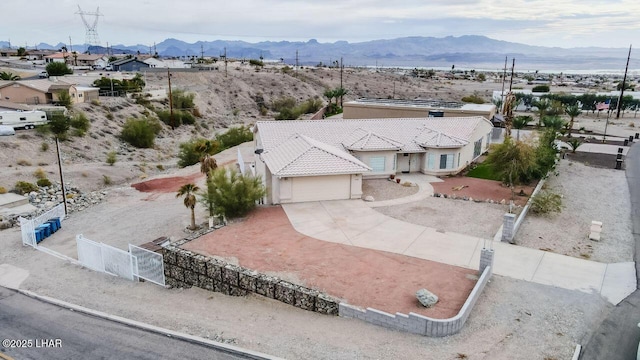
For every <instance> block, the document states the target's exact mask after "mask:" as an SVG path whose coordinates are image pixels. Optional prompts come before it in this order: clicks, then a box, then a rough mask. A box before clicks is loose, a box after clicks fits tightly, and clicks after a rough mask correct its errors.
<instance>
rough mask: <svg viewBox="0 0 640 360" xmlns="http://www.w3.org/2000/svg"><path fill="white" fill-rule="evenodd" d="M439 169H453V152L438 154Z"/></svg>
mask: <svg viewBox="0 0 640 360" xmlns="http://www.w3.org/2000/svg"><path fill="white" fill-rule="evenodd" d="M440 169H453V154H442V155H440Z"/></svg>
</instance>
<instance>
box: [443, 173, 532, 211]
mask: <svg viewBox="0 0 640 360" xmlns="http://www.w3.org/2000/svg"><path fill="white" fill-rule="evenodd" d="M442 180H443V182H437V183H432V184H431V185H432V186H433V191H434V192H436V193H440V194H447V196H451V195H455V196H456V197H458V198H461V197H464V196H466V197H470V198H473V199H478V200H483V201H486V200H487V199H490V200H493V201H494V202H497V203H499V202H501V201H502V200H505V202H506V203H507V204H508V203H509V200H510V199H511V189H509V187H507V186H504V185H503V184H502V183H501V182H500V181H494V180H485V179H477V178H470V177H464V176H454V177H444V178H442ZM460 187H462V188H460ZM534 188H535V184H534V185H529V186H524V185H522V186H521V185H518V186H516V187H515V193H516V196H515V199H514V202H515V204H516V205H520V206H524V204H526V203H527V200H529V195H531V193H532V192H533V189H534ZM521 190H522V191H523V192H524V193H525V194H526V196H519V195H518V194H519V193H520V191H521Z"/></svg>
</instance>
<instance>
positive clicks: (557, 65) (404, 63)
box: [0, 35, 640, 72]
mask: <svg viewBox="0 0 640 360" xmlns="http://www.w3.org/2000/svg"><path fill="white" fill-rule="evenodd" d="M8 45H9V44H8V43H7V42H2V41H0V47H7V46H8ZM63 46H65V44H63V43H59V44H57V45H49V44H45V43H41V44H39V45H38V49H59V48H61V47H63ZM72 48H73V49H74V50H76V51H82V52H84V51H86V50H87V47H86V46H85V45H80V44H79V45H72ZM110 50H111V51H112V52H113V53H128V54H134V55H135V54H137V53H138V52H139V53H143V54H148V53H150V52H157V53H158V55H160V56H161V57H192V56H195V57H200V56H201V55H204V56H214V57H219V56H222V55H224V54H225V52H226V55H227V57H228V58H240V59H258V58H263V59H265V60H276V61H284V62H285V63H287V64H295V63H296V61H297V63H298V64H300V65H317V64H319V63H323V64H326V65H331V64H333V63H334V62H335V61H337V60H339V59H340V58H342V59H343V62H344V64H345V66H384V67H400V66H401V67H424V68H430V67H448V68H450V67H452V66H455V67H457V68H458V69H487V70H497V69H502V68H503V67H504V61H505V57H508V58H509V64H508V65H509V67H510V66H511V59H512V58H515V59H516V70H518V71H525V70H553V71H562V70H591V71H595V70H601V69H602V70H605V69H606V70H614V71H619V72H622V71H624V66H625V62H626V58H627V51H628V49H624V48H605V47H587V48H584V47H582V48H559V47H544V46H531V45H526V44H520V43H514V42H507V41H501V40H495V39H491V38H488V37H485V36H477V35H465V36H459V37H454V36H447V37H443V38H435V37H423V36H413V37H403V38H396V39H389V40H372V41H366V42H357V43H349V42H347V41H337V42H333V43H320V42H318V41H317V40H315V39H311V40H309V41H306V42H290V41H278V42H273V41H265V42H257V43H249V42H245V41H239V40H236V41H228V40H215V41H198V42H195V43H187V42H184V41H181V40H177V39H166V40H164V41H162V42H160V43H158V44H155V45H154V46H148V45H140V44H138V45H133V46H127V45H122V44H119V45H113V46H112V47H111V48H110ZM89 51H90V52H92V53H103V52H106V49H105V48H103V47H89ZM629 67H630V69H640V61H639V60H637V59H633V57H632V58H631V62H630V64H629Z"/></svg>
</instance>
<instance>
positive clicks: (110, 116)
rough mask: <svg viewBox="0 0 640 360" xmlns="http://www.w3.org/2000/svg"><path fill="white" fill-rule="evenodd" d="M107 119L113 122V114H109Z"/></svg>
mask: <svg viewBox="0 0 640 360" xmlns="http://www.w3.org/2000/svg"><path fill="white" fill-rule="evenodd" d="M105 117H106V118H107V119H109V120H113V114H112V113H110V112H109V113H107V115H105Z"/></svg>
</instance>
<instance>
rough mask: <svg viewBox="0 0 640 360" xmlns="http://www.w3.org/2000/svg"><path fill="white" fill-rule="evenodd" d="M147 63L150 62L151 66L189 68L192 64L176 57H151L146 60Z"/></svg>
mask: <svg viewBox="0 0 640 360" xmlns="http://www.w3.org/2000/svg"><path fill="white" fill-rule="evenodd" d="M144 62H145V63H147V64H149V67H151V68H165V69H166V68H169V69H187V68H190V67H191V65H190V64H185V62H184V61H182V60H175V59H165V60H163V59H156V58H153V57H150V58H148V59H145V60H144Z"/></svg>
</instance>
